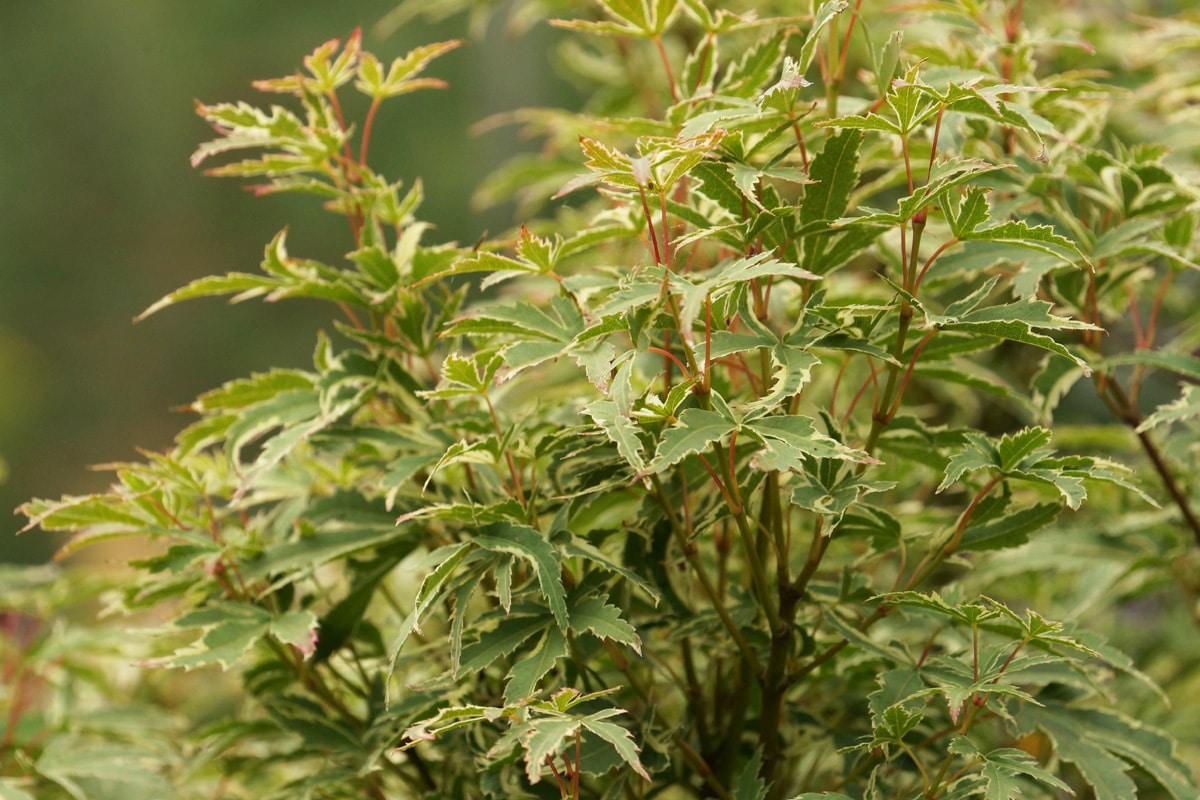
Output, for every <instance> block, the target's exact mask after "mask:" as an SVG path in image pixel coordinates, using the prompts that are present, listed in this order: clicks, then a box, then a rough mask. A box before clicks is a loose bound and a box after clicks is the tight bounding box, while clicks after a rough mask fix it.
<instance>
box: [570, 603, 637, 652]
mask: <svg viewBox="0 0 1200 800" xmlns="http://www.w3.org/2000/svg"><path fill="white" fill-rule="evenodd" d="M570 616H571V630H573V631H576V632H577V633H589V634H591V635H592V636H595V637H596V638H597V639H601V640H604V641H612V642H619V643H621V644H624V645H628V646H629V647H632V648H633V650H634V652H636V653H638V654H639V655H640V654H641V652H642V640H641V639H640V638H639V637H638V635H637V630H636V629H634V627H633V626H632V625H630V624H629V623H628V622H626V621H625V620H624V619H622V618H621V610H620V609H619V608H617V607H616V606H613V605H609V604H608V603H605V602H604V599H603V598H600V597H589V598H587V599H586V600H582V601H579V602H576V603H572V604H571V613H570Z"/></svg>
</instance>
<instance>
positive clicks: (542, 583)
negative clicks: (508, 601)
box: [471, 522, 568, 634]
mask: <svg viewBox="0 0 1200 800" xmlns="http://www.w3.org/2000/svg"><path fill="white" fill-rule="evenodd" d="M471 542H472V543H473V544H474V545H475V546H476V547H480V548H482V549H484V550H489V551H491V552H493V553H508V554H510V555H514V556H516V557H518V558H520V559H522V560H524V561H526V562H528V564H529V565H530V566H531V567H532V568H533V570H534V573H535V575H536V576H537V580H538V587H539V588H540V589H541V592H542V598H543V599H544V600H545V601H546V604H547V605H548V606H549V607H550V613H551V614H553V615H554V621H555V622H556V623H557V624H558V630H559V632H560V633H563V634H565V633H566V632H567V628H568V614H567V597H566V591H565V589H564V588H563V583H562V573H561V566H560V565H561V561H560V558H559V554H558V551H557V550H556V549H555V548H554V546H553V545H551V544H550V542H549V541H547V540H546V537H544V536H543V535H542V534H540V533H538V532H537V531H536V530H534V529H533V528H530V527H529V526H527V525H515V524H513V523H511V522H497V523H493V524H491V525H488V526H487V527H486V528H483V529H482V530H480V531H479V532H478V533H476V534H475V535H474V536H473V537H472V538H471Z"/></svg>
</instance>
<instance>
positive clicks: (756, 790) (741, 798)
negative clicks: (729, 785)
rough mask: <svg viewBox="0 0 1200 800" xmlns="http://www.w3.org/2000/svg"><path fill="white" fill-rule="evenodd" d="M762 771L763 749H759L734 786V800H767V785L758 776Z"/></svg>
mask: <svg viewBox="0 0 1200 800" xmlns="http://www.w3.org/2000/svg"><path fill="white" fill-rule="evenodd" d="M760 769H762V748H761V747H760V748H757V749H756V750H755V751H754V755H752V756H750V760H749V761H747V762H746V764H745V766H743V767H742V771H741V774H740V775H738V779H737V783H735V784H734V785H733V800H765V798H766V796H767V784H766V782H765V781H764V780H763V779H762V778H760V777H759V776H758V771H759V770H760Z"/></svg>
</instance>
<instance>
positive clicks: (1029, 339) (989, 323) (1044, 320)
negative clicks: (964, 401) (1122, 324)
mask: <svg viewBox="0 0 1200 800" xmlns="http://www.w3.org/2000/svg"><path fill="white" fill-rule="evenodd" d="M1050 308H1051V305H1050V303H1048V302H1045V301H1043V300H1033V299H1030V300H1018V301H1016V302H1014V303H1008V304H1005V305H999V306H986V307H983V308H972V309H970V310H967V311H965V312H959V311H958V309H957V308H955V310H954V311H955V313H945V314H934V313H932V312H929V311H928V310H926V314H925V317H926V320H927V323H928V325H929V326H930V327H935V328H937V329H939V330H950V331H963V332H968V333H975V334H980V335H983V336H990V337H994V338H997V339H1008V340H1010V341H1014V342H1021V343H1022V344H1028V345H1032V346H1033V347H1038V348H1041V349H1043V350H1048V351H1050V352H1052V353H1055V354H1057V355H1060V356H1063V357H1064V358H1067V359H1069V360H1070V361H1071V362H1072V363H1074V364H1075V365H1076V366H1077V367H1079V369H1081V370H1082V371H1083V373H1084V374H1085V375H1091V374H1092V371H1091V367H1089V366H1088V364H1087V362H1085V361H1084V360H1083V359H1082V358H1080V357H1079V356H1077V355H1075V354H1074V353H1072V352H1071V351H1070V350H1068V349H1067V348H1066V347H1065V346H1063V345H1062V344H1061V343H1059V342H1057V341H1055V340H1054V339H1052V338H1051V337H1049V336H1045V335H1043V334H1040V333H1035V331H1037V330H1053V331H1085V330H1099V329H1098V328H1097V327H1096V326H1095V325H1092V324H1090V323H1087V322H1081V321H1079V320H1074V319H1069V318H1067V317H1056V316H1054V315H1053V314H1051V313H1050ZM949 311H950V309H949V308H948V309H947V312H949Z"/></svg>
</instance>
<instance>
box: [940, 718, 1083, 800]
mask: <svg viewBox="0 0 1200 800" xmlns="http://www.w3.org/2000/svg"><path fill="white" fill-rule="evenodd" d="M947 749H948V750H949V751H950V752H951V753H955V754H957V755H961V756H966V757H967V758H970V759H979V760H982V761H983V762H984V766H983V769H982V773H983V776H984V778H985V780H986V781H987V791H986V793H985V795H984V796H985V797H986V798H987V800H1010V799H1011V798H1013V797H1017V796H1019V795H1021V786H1020V784H1019V783H1018V782H1017V781H1015V780H1013V778H1014V777H1015V776H1017V775H1027V776H1029V777H1030V778H1033V779H1034V780H1036V781H1038V782H1039V783H1044V784H1046V785H1047V786H1052V787H1054V788H1055V789H1058V790H1059V791H1061V792H1065V793H1067V794H1073V792H1072V791H1071V787H1069V786H1068V785H1067V784H1066V783H1064V782H1063V781H1062V780H1060V779H1059V778H1058V777H1057V776H1055V775H1053V774H1052V773H1050V772H1047V771H1046V770H1044V769H1042V768H1041V767H1039V766H1038V763H1037V761H1036V760H1034V758H1033V757H1032V756H1031V755H1029V754H1028V753H1026V752H1024V751H1022V750H1017V749H1015V748H1012V747H1001V748H997V749H995V750H991V751H989V752H987V753H982V752H980V750H979V749H978V748H977V747H976V746H975V743H974V742H972V741H971V740H970V739H968V738H967V737H965V736H960V735H957V734H956V735H955V736H954V737H953V738H951V740H950V745H949V747H948V748H947Z"/></svg>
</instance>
